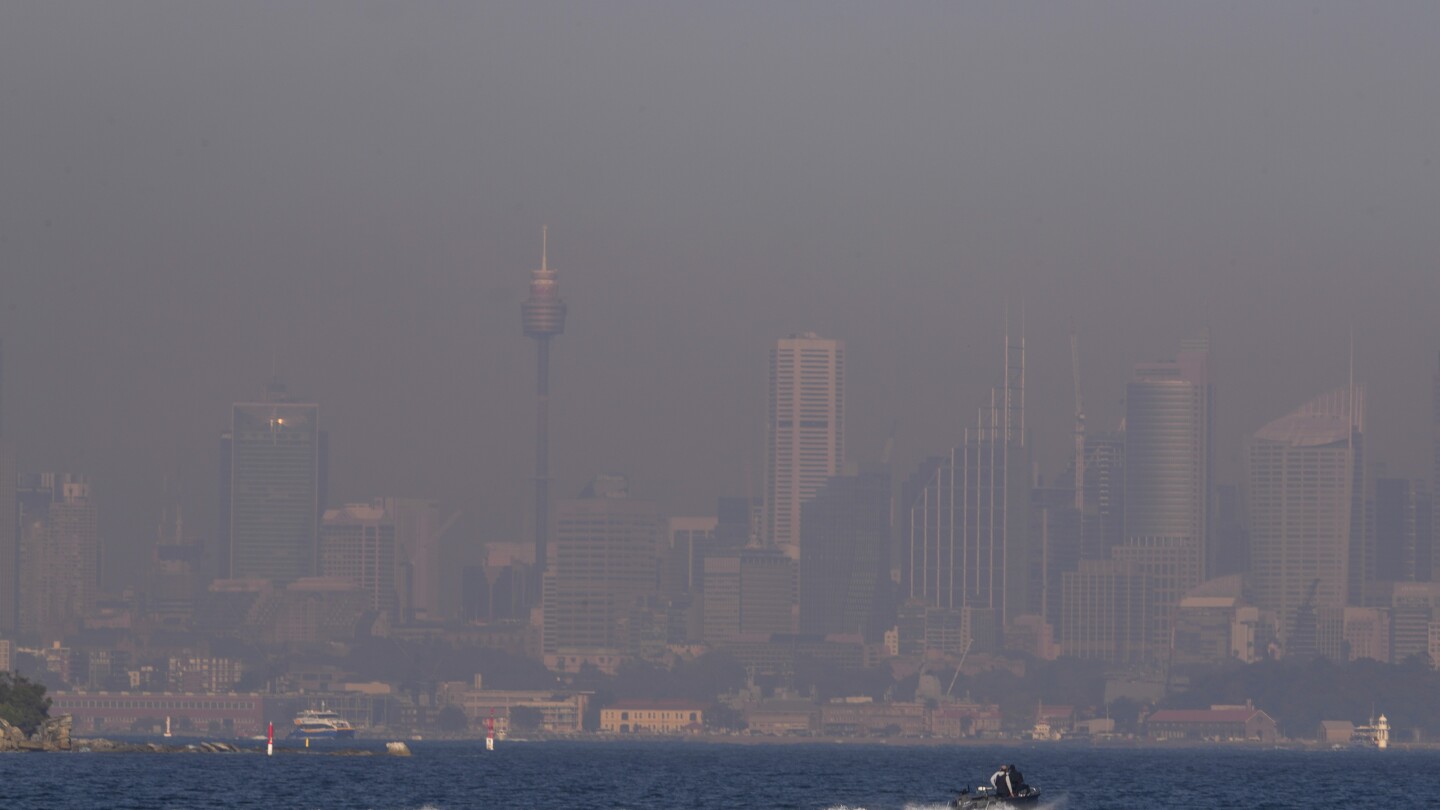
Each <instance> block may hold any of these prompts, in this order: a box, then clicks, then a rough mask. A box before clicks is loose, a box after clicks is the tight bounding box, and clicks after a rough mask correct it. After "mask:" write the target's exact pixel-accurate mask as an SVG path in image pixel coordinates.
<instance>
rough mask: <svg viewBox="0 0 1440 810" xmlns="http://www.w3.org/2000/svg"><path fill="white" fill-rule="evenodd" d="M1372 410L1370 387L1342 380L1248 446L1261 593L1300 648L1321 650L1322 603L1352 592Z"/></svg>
mask: <svg viewBox="0 0 1440 810" xmlns="http://www.w3.org/2000/svg"><path fill="white" fill-rule="evenodd" d="M1364 414H1365V396H1364V391H1363V390H1362V389H1359V388H1354V389H1352V388H1348V387H1347V388H1340V389H1338V390H1335V391H1331V392H1330V393H1328V394H1324V395H1322V396H1319V397H1316V398H1315V399H1312V400H1310V401H1309V402H1306V403H1305V404H1303V405H1301V406H1300V407H1299V408H1297V409H1295V410H1294V411H1292V412H1291V413H1289V414H1287V415H1286V416H1283V417H1281V418H1280V419H1277V420H1275V421H1273V422H1271V423H1270V424H1268V425H1266V426H1264V427H1262V428H1261V429H1260V430H1258V431H1256V433H1255V434H1254V436H1252V437H1251V439H1250V442H1249V447H1248V448H1247V452H1246V455H1247V461H1248V464H1249V469H1248V471H1247V476H1248V481H1249V491H1248V495H1249V505H1250V555H1251V569H1252V570H1251V577H1252V582H1253V585H1254V598H1255V602H1256V605H1257V606H1258V607H1260V608H1261V609H1264V610H1271V611H1274V612H1275V613H1276V615H1277V617H1278V618H1279V621H1280V626H1279V636H1280V638H1281V640H1282V641H1284V642H1286V647H1287V651H1288V652H1289V653H1291V654H1297V653H1303V652H1313V651H1314V649H1313V645H1314V643H1315V642H1314V639H1313V633H1314V627H1315V616H1316V613H1315V612H1316V611H1317V610H1329V611H1330V612H1332V613H1333V612H1336V611H1339V612H1341V613H1343V609H1344V608H1345V606H1346V605H1347V604H1349V602H1350V596H1351V586H1352V584H1353V583H1354V581H1355V579H1354V577H1353V576H1352V572H1351V567H1352V561H1353V560H1355V559H1356V555H1355V549H1356V547H1357V546H1358V545H1359V544H1360V543H1361V542H1362V537H1361V536H1360V535H1361V534H1362V533H1363V523H1362V522H1361V521H1358V520H1356V519H1355V512H1356V510H1359V509H1361V508H1362V506H1361V502H1362V498H1363V489H1362V490H1361V492H1360V493H1357V492H1356V488H1357V487H1360V486H1361V485H1362V482H1363V477H1362V473H1361V470H1362V469H1363V468H1362V465H1361V441H1360V440H1361V437H1362V435H1363V432H1364ZM1297 630H1298V635H1302V636H1305V638H1303V639H1297V638H1296V636H1297ZM1305 647H1310V648H1311V649H1308V650H1307V649H1304V648H1305Z"/></svg>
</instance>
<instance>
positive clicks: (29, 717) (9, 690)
mask: <svg viewBox="0 0 1440 810" xmlns="http://www.w3.org/2000/svg"><path fill="white" fill-rule="evenodd" d="M49 717H50V698H48V697H45V685H44V684H42V683H37V682H35V681H31V680H30V679H29V678H26V677H25V676H23V675H11V674H9V673H7V672H0V719H3V720H5V721H6V722H8V723H10V724H11V725H13V726H16V727H17V728H19V729H20V730H21V731H23V732H25V734H26V735H27V736H29V735H31V734H34V733H35V730H36V729H38V728H40V726H41V724H43V723H44V722H45V720H46V719H48V718H49Z"/></svg>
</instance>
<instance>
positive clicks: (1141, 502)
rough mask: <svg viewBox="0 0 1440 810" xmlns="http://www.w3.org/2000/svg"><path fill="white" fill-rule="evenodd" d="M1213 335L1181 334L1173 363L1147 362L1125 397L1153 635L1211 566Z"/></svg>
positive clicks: (1132, 498)
mask: <svg viewBox="0 0 1440 810" xmlns="http://www.w3.org/2000/svg"><path fill="white" fill-rule="evenodd" d="M1211 378H1212V372H1211V368H1210V352H1209V338H1208V336H1206V337H1200V338H1195V339H1191V340H1186V341H1182V343H1181V346H1180V353H1179V354H1178V355H1177V356H1176V359H1175V361H1174V362H1169V363H1149V364H1142V365H1139V366H1137V367H1136V368H1135V376H1134V379H1132V380H1131V382H1130V384H1129V385H1128V386H1126V396H1125V495H1124V497H1125V541H1124V544H1123V545H1122V546H1121V547H1118V548H1115V549H1113V550H1112V551H1111V556H1112V558H1114V559H1120V560H1130V561H1133V562H1134V563H1135V564H1136V565H1137V566H1138V568H1139V570H1140V571H1141V572H1142V573H1145V574H1147V575H1148V576H1149V577H1150V581H1151V584H1152V586H1153V587H1154V589H1155V593H1154V601H1155V604H1154V606H1153V608H1154V609H1153V610H1152V612H1151V616H1152V619H1153V620H1154V628H1153V633H1152V641H1153V642H1154V643H1155V645H1156V649H1159V648H1161V647H1162V646H1164V645H1166V644H1168V643H1169V642H1168V640H1169V638H1170V635H1171V631H1172V629H1173V619H1174V615H1175V610H1176V607H1177V606H1178V605H1179V603H1180V599H1181V598H1182V597H1183V596H1184V595H1185V594H1186V592H1188V591H1189V590H1190V589H1191V588H1194V587H1195V586H1197V585H1199V584H1200V583H1201V582H1202V581H1204V579H1205V576H1206V570H1207V568H1208V564H1207V563H1208V556H1207V555H1208V554H1209V553H1210V549H1209V543H1208V539H1209V516H1210V494H1211V473H1210V470H1211V455H1212V453H1211V436H1212V433H1213V431H1212V425H1213V423H1214V416H1215V388H1214V385H1213V384H1212V379H1211Z"/></svg>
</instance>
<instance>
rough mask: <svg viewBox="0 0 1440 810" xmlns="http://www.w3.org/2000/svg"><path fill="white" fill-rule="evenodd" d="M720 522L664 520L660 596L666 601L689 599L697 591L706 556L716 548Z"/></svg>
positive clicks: (711, 519)
mask: <svg viewBox="0 0 1440 810" xmlns="http://www.w3.org/2000/svg"><path fill="white" fill-rule="evenodd" d="M718 526H719V520H718V519H717V518H713V517H703V516H702V517H672V518H668V519H667V520H666V531H665V537H666V542H665V544H664V546H663V548H662V551H663V552H664V555H663V556H664V562H665V565H664V567H663V569H662V570H661V575H660V584H661V588H660V590H661V594H662V595H664V596H666V597H668V598H672V599H674V598H681V597H689V596H691V595H695V594H698V593H699V592H700V585H701V582H702V581H703V579H704V576H705V555H706V554H708V553H710V552H711V551H713V550H714V549H715V533H716V528H717V527H718Z"/></svg>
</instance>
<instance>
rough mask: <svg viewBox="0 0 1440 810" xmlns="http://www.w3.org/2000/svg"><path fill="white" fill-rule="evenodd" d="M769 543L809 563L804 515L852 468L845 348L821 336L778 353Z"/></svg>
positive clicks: (795, 338) (794, 338)
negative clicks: (848, 446) (819, 495)
mask: <svg viewBox="0 0 1440 810" xmlns="http://www.w3.org/2000/svg"><path fill="white" fill-rule="evenodd" d="M766 428H767V430H766V433H767V437H766V438H767V440H768V448H767V453H766V468H765V482H766V487H767V492H766V499H765V532H766V539H767V540H768V541H769V542H770V543H771V544H772V545H773V546H775V547H776V548H778V549H780V550H781V551H783V552H785V554H786V555H787V556H789V557H790V558H791V559H795V560H798V559H800V557H801V554H802V549H801V547H800V507H801V505H802V504H804V503H805V502H806V501H808V500H810V499H811V498H813V497H815V493H817V492H819V491H820V488H821V487H823V486H825V482H826V481H827V480H828V479H829V478H830V477H831V476H834V475H839V474H840V471H841V468H842V467H843V466H844V463H845V344H844V343H843V342H841V341H839V340H831V339H828V338H822V337H820V336H819V335H816V334H814V333H813V332H806V333H803V334H796V335H791V336H789V337H786V338H781V339H780V340H779V341H777V342H776V343H775V347H774V348H773V349H771V350H770V410H769V416H768V418H767V420H766Z"/></svg>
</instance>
